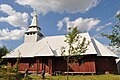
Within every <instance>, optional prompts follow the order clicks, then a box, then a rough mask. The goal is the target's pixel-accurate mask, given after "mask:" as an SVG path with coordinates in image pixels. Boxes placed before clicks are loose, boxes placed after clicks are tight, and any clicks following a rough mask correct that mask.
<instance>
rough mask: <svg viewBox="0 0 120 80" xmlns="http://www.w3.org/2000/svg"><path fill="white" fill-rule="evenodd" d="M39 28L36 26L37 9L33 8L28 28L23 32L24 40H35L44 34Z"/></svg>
mask: <svg viewBox="0 0 120 80" xmlns="http://www.w3.org/2000/svg"><path fill="white" fill-rule="evenodd" d="M40 30H41V28H40V27H39V26H38V14H37V10H36V9H34V13H33V19H32V22H31V25H30V26H29V28H28V30H27V31H26V32H25V38H24V42H37V41H39V40H40V39H42V38H43V37H44V36H43V34H42V33H41V32H40Z"/></svg>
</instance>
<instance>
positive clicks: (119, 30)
mask: <svg viewBox="0 0 120 80" xmlns="http://www.w3.org/2000/svg"><path fill="white" fill-rule="evenodd" d="M116 18H117V19H118V22H117V23H116V24H115V26H113V27H112V34H105V33H102V36H104V37H106V38H108V39H109V40H110V41H111V43H110V46H114V47H116V48H120V14H118V15H117V16H116Z"/></svg>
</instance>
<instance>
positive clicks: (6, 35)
mask: <svg viewBox="0 0 120 80" xmlns="http://www.w3.org/2000/svg"><path fill="white" fill-rule="evenodd" d="M24 32H25V30H24V29H21V30H18V29H15V30H11V31H10V30H9V29H8V28H6V29H2V30H0V40H17V39H20V38H21V37H22V36H23V34H24Z"/></svg>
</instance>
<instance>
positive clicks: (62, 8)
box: [15, 0, 100, 14]
mask: <svg viewBox="0 0 120 80" xmlns="http://www.w3.org/2000/svg"><path fill="white" fill-rule="evenodd" d="M99 1H100V0H16V1H15V2H16V3H18V4H20V5H23V6H30V7H32V8H36V9H37V10H38V11H39V12H40V13H43V14H46V13H48V12H58V13H62V12H68V13H77V12H86V11H88V10H89V9H91V8H93V7H96V5H97V4H98V3H99Z"/></svg>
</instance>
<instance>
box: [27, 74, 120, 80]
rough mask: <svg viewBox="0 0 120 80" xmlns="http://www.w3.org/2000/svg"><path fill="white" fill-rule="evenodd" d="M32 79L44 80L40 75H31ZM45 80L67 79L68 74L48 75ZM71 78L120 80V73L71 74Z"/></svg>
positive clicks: (72, 79) (71, 79) (76, 79)
mask: <svg viewBox="0 0 120 80" xmlns="http://www.w3.org/2000/svg"><path fill="white" fill-rule="evenodd" d="M29 77H30V78H32V80H42V79H41V77H40V76H33V75H29ZM44 80H66V76H46V78H45V79H44ZM69 80H120V75H113V74H109V75H93V76H92V75H85V76H82V75H76V76H69Z"/></svg>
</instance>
